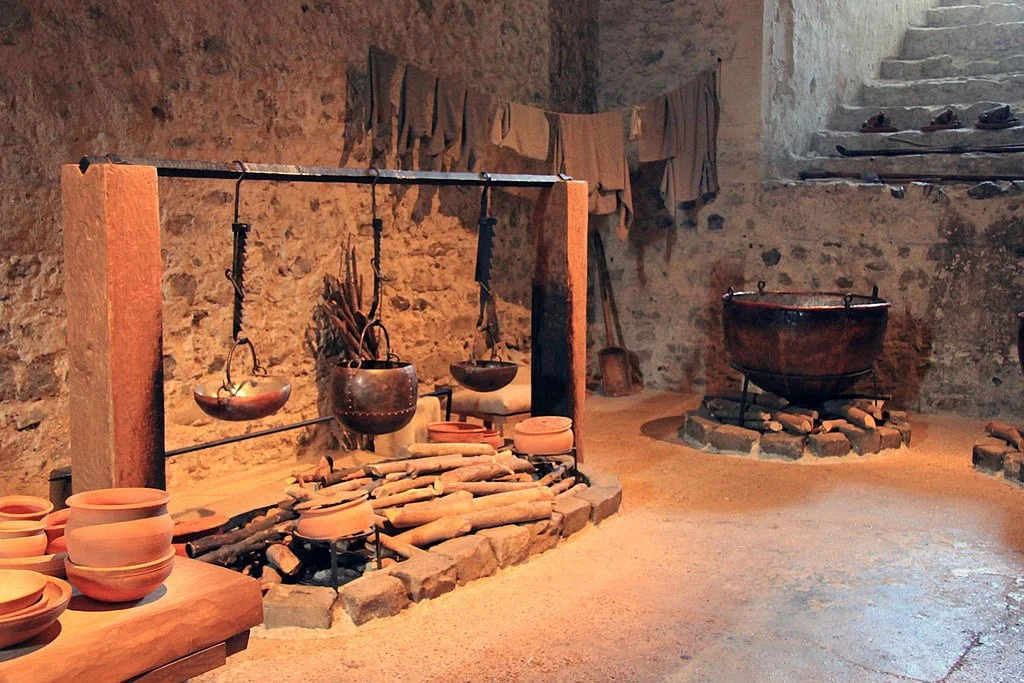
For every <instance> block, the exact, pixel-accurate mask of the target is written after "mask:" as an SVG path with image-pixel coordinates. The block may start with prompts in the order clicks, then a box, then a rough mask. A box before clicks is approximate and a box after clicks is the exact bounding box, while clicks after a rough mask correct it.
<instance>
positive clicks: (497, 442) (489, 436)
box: [481, 429, 505, 450]
mask: <svg viewBox="0 0 1024 683" xmlns="http://www.w3.org/2000/svg"><path fill="white" fill-rule="evenodd" d="M481 441H483V442H484V443H486V444H490V445H491V446H493V447H494V449H495V450H497V449H499V448H501V447H502V446H504V445H505V437H503V436H502V435H501V432H499V431H498V430H497V429H488V430H487V431H485V432H484V433H483V435H482V436H481Z"/></svg>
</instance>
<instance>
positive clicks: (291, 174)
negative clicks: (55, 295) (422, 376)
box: [78, 154, 572, 187]
mask: <svg viewBox="0 0 1024 683" xmlns="http://www.w3.org/2000/svg"><path fill="white" fill-rule="evenodd" d="M93 164H115V165H119V166H153V167H154V168H156V173H157V175H158V176H160V177H162V178H198V179H207V180H238V177H239V174H241V173H242V172H243V171H244V173H245V180H246V181H247V182H249V181H255V180H264V181H274V182H294V183H363V184H372V183H373V182H374V181H376V182H377V183H379V184H381V185H461V186H475V187H487V186H490V187H551V186H552V185H554V184H555V183H559V182H562V181H563V180H572V178H570V177H568V176H558V175H527V174H509V173H448V172H443V171H400V170H386V169H375V168H344V167H332V166H292V165H288V164H257V163H250V162H247V161H245V162H242V161H183V160H178V159H149V158H140V157H122V156H120V155H118V154H106V155H101V156H85V157H82V159H81V160H80V161H79V162H78V167H79V168H80V169H81V170H82V173H85V172H86V171H87V170H88V168H89V167H90V166H92V165H93Z"/></svg>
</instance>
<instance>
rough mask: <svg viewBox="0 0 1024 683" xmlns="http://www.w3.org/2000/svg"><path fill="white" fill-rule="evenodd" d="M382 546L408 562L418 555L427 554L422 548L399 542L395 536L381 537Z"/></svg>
mask: <svg viewBox="0 0 1024 683" xmlns="http://www.w3.org/2000/svg"><path fill="white" fill-rule="evenodd" d="M380 544H381V545H382V546H384V547H385V548H387V549H388V550H390V551H391V552H393V553H397V554H398V555H400V556H402V557H404V558H405V559H407V560H408V559H411V558H413V557H416V556H417V555H423V554H424V553H426V552H427V551H426V550H421V549H420V548H417V547H416V546H414V545H410V544H409V543H406V542H404V541H399V540H398V539H396V538H394V537H393V536H388V535H387V534H381V535H380Z"/></svg>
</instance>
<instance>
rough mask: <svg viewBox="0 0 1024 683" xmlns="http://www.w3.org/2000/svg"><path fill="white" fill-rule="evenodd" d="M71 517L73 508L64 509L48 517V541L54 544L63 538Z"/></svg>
mask: <svg viewBox="0 0 1024 683" xmlns="http://www.w3.org/2000/svg"><path fill="white" fill-rule="evenodd" d="M70 516H71V508H64V509H63V510H58V511H57V512H53V513H50V514H49V515H47V516H46V540H47V541H49V542H50V543H53V542H54V541H56V540H57V539H58V538H63V536H64V530H65V527H66V526H67V523H68V517H70Z"/></svg>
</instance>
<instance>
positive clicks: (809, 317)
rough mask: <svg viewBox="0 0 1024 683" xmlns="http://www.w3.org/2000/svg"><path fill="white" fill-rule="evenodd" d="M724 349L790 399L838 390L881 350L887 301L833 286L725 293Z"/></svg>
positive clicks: (814, 398)
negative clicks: (827, 288)
mask: <svg viewBox="0 0 1024 683" xmlns="http://www.w3.org/2000/svg"><path fill="white" fill-rule="evenodd" d="M722 304H723V312H722V327H723V329H724V332H725V348H726V350H727V351H728V353H729V357H730V359H731V360H732V364H733V367H735V368H736V369H738V370H740V371H741V372H743V374H745V375H746V376H747V377H748V378H749V379H750V381H751V382H754V383H755V384H757V385H758V386H759V387H761V388H762V389H765V390H767V391H771V392H774V393H776V394H778V395H780V396H783V397H785V398H787V399H789V400H790V401H793V402H795V403H816V402H819V401H823V400H826V399H828V398H832V397H834V396H837V395H839V394H840V393H842V392H843V391H845V390H846V389H849V388H850V387H851V386H853V384H854V383H855V382H856V381H857V380H858V379H859V378H860V377H862V376H864V375H866V374H868V373H870V372H871V366H872V364H873V363H874V361H875V359H876V358H877V357H878V355H879V354H880V353H881V352H882V342H883V340H884V339H885V328H886V326H887V324H888V321H889V307H890V306H891V305H892V304H891V303H890V302H889V301H886V300H885V299H880V298H878V296H877V290H876V292H875V293H873V294H872V295H871V296H861V295H855V294H839V293H835V292H767V291H765V290H764V283H763V282H761V283H758V291H756V292H733V291H731V290H730V291H729V292H728V293H726V294H725V296H723V297H722Z"/></svg>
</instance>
